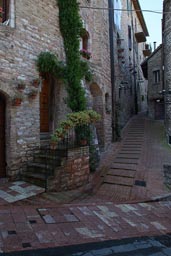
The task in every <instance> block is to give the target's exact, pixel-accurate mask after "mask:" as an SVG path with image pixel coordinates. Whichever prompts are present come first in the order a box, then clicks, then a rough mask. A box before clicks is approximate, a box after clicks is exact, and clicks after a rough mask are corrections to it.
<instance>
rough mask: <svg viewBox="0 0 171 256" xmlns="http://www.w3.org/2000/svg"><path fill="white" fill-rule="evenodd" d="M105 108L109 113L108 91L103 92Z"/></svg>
mask: <svg viewBox="0 0 171 256" xmlns="http://www.w3.org/2000/svg"><path fill="white" fill-rule="evenodd" d="M105 109H106V113H107V114H110V112H111V109H110V100H109V94H108V93H106V94H105Z"/></svg>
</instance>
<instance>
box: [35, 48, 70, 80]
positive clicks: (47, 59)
mask: <svg viewBox="0 0 171 256" xmlns="http://www.w3.org/2000/svg"><path fill="white" fill-rule="evenodd" d="M36 66H37V69H38V71H39V72H40V73H42V74H46V73H50V74H51V75H53V76H55V77H57V78H60V79H61V78H65V76H66V67H65V65H64V63H63V62H61V61H59V60H58V58H57V57H56V56H55V54H53V53H51V52H41V53H40V54H39V56H38V58H37V60H36Z"/></svg>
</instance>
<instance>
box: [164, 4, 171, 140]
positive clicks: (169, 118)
mask: <svg viewBox="0 0 171 256" xmlns="http://www.w3.org/2000/svg"><path fill="white" fill-rule="evenodd" d="M170 12H171V2H170V1H169V0H164V2H163V13H164V14H163V66H164V79H163V81H164V90H165V125H166V134H167V138H168V142H169V144H171V16H170Z"/></svg>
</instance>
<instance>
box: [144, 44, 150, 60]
mask: <svg viewBox="0 0 171 256" xmlns="http://www.w3.org/2000/svg"><path fill="white" fill-rule="evenodd" d="M151 53H152V50H151V46H150V45H149V44H145V49H144V50H143V54H144V57H149V56H150V55H151Z"/></svg>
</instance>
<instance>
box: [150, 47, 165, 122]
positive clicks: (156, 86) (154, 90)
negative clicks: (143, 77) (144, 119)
mask: <svg viewBox="0 0 171 256" xmlns="http://www.w3.org/2000/svg"><path fill="white" fill-rule="evenodd" d="M154 71H160V81H159V82H158V83H155V80H154V73H153V72H154ZM162 90H163V71H162V47H161V45H160V46H159V47H158V48H157V49H156V50H155V51H154V52H153V54H152V55H151V56H150V57H149V59H148V114H149V116H150V117H151V118H153V119H155V106H156V104H157V101H162V100H163V94H162Z"/></svg>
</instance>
